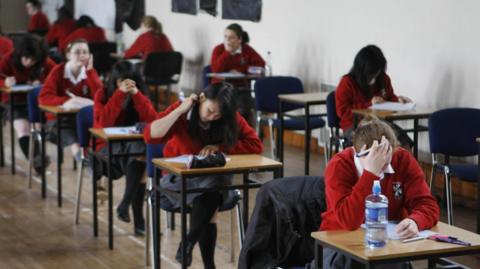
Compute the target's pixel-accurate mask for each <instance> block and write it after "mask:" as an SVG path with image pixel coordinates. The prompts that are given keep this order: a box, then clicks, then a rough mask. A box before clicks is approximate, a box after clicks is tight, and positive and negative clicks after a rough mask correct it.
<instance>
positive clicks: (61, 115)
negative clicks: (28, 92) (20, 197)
mask: <svg viewBox="0 0 480 269" xmlns="http://www.w3.org/2000/svg"><path fill="white" fill-rule="evenodd" d="M39 108H40V110H41V111H42V112H44V113H40V122H42V123H44V122H46V121H45V115H44V114H45V113H51V114H53V115H55V117H56V121H57V134H56V135H57V190H58V193H57V202H58V206H59V207H62V203H63V199H62V161H63V147H62V144H61V141H62V140H61V130H62V128H71V127H72V126H64V125H63V124H62V123H63V119H68V118H72V117H75V116H76V115H77V112H78V111H79V110H80V109H70V110H65V109H63V108H61V107H60V106H44V105H39ZM41 136H42V146H41V148H42V150H41V154H42V163H43V167H45V152H46V150H45V124H42V130H41ZM45 170H46V169H43V172H42V179H43V178H44V175H43V174H45ZM43 184H44V183H43V180H42V186H43ZM42 192H43V187H42ZM45 195H46V193H45Z"/></svg>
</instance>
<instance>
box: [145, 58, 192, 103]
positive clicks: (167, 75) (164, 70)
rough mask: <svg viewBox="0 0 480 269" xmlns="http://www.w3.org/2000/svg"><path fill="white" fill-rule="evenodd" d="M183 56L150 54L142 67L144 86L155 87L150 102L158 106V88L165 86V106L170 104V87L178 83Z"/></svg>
mask: <svg viewBox="0 0 480 269" xmlns="http://www.w3.org/2000/svg"><path fill="white" fill-rule="evenodd" d="M182 62H183V56H182V54H181V53H180V52H177V51H171V52H154V53H150V54H149V55H148V56H147V59H146V60H145V63H144V66H143V75H144V78H145V84H146V85H147V87H148V86H155V91H154V94H153V97H152V99H154V100H152V101H153V103H154V104H155V106H158V86H167V94H166V97H165V104H166V105H168V103H169V102H170V91H171V85H172V84H176V83H178V80H179V79H180V73H181V71H182Z"/></svg>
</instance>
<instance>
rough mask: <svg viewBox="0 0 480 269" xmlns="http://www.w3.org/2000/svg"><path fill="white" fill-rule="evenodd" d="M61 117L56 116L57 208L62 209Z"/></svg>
mask: <svg viewBox="0 0 480 269" xmlns="http://www.w3.org/2000/svg"><path fill="white" fill-rule="evenodd" d="M61 131H62V117H60V116H57V190H58V193H57V199H58V207H62V161H63V148H62V138H61V133H62V132H61Z"/></svg>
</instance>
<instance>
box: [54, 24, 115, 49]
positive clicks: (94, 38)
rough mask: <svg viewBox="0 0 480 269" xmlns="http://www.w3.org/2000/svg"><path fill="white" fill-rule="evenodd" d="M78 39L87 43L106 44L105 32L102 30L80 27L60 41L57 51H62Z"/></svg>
mask: <svg viewBox="0 0 480 269" xmlns="http://www.w3.org/2000/svg"><path fill="white" fill-rule="evenodd" d="M80 38H83V39H85V40H87V42H88V43H95V42H107V37H106V35H105V31H104V30H103V29H102V28H100V27H97V26H94V27H81V28H78V29H76V30H75V31H73V32H72V33H71V34H69V35H68V36H67V37H65V38H64V40H63V41H60V43H59V46H58V48H59V50H60V51H64V50H65V49H66V48H67V46H68V44H69V43H70V42H72V41H74V40H76V39H80Z"/></svg>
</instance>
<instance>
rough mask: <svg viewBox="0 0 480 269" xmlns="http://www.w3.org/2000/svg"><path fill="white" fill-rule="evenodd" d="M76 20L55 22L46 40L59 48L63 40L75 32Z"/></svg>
mask: <svg viewBox="0 0 480 269" xmlns="http://www.w3.org/2000/svg"><path fill="white" fill-rule="evenodd" d="M75 28H76V26H75V20H74V19H64V20H60V21H57V22H55V23H54V24H53V25H52V27H51V28H50V30H48V33H47V35H46V36H45V38H46V39H47V42H48V44H49V45H50V46H52V45H53V46H58V45H59V44H60V43H62V42H63V39H64V38H66V37H67V36H68V35H69V34H70V33H72V32H73V31H75Z"/></svg>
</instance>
